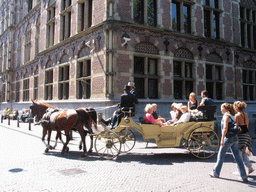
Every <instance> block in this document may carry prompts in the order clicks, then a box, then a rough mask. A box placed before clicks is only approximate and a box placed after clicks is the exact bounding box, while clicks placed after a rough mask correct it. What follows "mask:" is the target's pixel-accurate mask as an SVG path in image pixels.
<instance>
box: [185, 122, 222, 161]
mask: <svg viewBox="0 0 256 192" xmlns="http://www.w3.org/2000/svg"><path fill="white" fill-rule="evenodd" d="M187 142H188V143H187V146H188V150H189V151H190V152H191V153H192V154H193V155H194V156H195V157H197V158H201V159H206V158H210V157H212V156H213V155H214V154H215V153H216V152H217V151H218V149H219V137H218V135H217V134H216V132H215V131H214V130H212V129H210V128H208V127H199V128H197V129H195V130H193V131H192V132H191V133H190V135H189V138H188V141H187Z"/></svg>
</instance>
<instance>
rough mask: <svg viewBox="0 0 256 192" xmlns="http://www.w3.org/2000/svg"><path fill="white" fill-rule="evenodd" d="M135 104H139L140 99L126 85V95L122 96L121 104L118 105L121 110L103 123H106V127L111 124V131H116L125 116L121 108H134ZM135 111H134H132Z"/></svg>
mask: <svg viewBox="0 0 256 192" xmlns="http://www.w3.org/2000/svg"><path fill="white" fill-rule="evenodd" d="M134 104H138V99H137V97H136V96H135V95H134V94H131V93H130V86H128V85H125V86H124V94H122V95H121V103H120V104H118V106H119V107H120V109H118V110H116V111H115V112H114V113H113V116H112V117H111V118H109V119H107V120H104V119H101V121H102V123H104V124H105V125H106V126H108V125H109V124H110V125H111V129H114V128H116V127H117V126H118V124H119V122H120V120H121V117H122V115H123V113H122V111H121V108H123V107H134V106H135V105H134ZM132 111H134V109H133V110H132Z"/></svg>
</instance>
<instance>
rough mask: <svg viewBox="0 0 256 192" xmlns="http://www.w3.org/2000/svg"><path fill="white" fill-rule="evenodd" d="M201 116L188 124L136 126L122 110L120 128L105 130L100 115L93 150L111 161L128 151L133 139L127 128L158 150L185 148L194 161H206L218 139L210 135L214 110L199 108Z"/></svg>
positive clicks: (129, 114)
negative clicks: (197, 159)
mask: <svg viewBox="0 0 256 192" xmlns="http://www.w3.org/2000/svg"><path fill="white" fill-rule="evenodd" d="M201 110H202V111H204V116H203V117H202V118H201V119H197V120H196V119H195V120H194V121H191V122H188V123H182V124H177V125H175V126H173V125H166V126H162V127H160V126H159V125H153V124H145V123H144V122H143V120H141V122H140V123H137V122H135V121H134V120H133V118H132V116H131V112H129V111H130V110H122V112H123V113H124V117H122V119H121V122H120V124H119V125H118V126H117V127H116V128H115V129H114V130H109V129H108V128H107V126H106V125H104V123H102V122H101V121H100V119H101V116H102V114H99V115H98V120H99V122H100V124H101V125H102V126H103V128H104V131H102V132H100V133H97V134H94V136H96V139H95V150H96V152H97V153H98V155H99V156H100V157H102V158H106V159H113V158H116V157H117V156H118V155H119V154H120V153H121V152H128V151H130V150H132V148H133V147H134V145H135V142H136V138H135V135H134V133H133V131H132V129H131V128H133V129H135V130H136V131H137V132H139V133H140V134H141V135H142V136H143V138H144V140H145V141H146V142H148V141H149V140H154V141H155V143H156V144H157V147H159V148H167V147H168V148H170V147H185V148H186V149H188V150H189V151H190V152H191V153H192V154H193V155H194V156H195V157H197V158H210V157H212V156H213V155H214V154H215V153H216V152H217V150H218V148H219V138H218V135H217V134H216V132H215V131H214V120H215V119H214V112H215V110H214V109H211V108H209V109H206V108H205V107H202V108H201Z"/></svg>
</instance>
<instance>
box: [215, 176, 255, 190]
mask: <svg viewBox="0 0 256 192" xmlns="http://www.w3.org/2000/svg"><path fill="white" fill-rule="evenodd" d="M214 179H222V180H226V181H234V182H238V183H243V184H245V185H248V186H249V187H251V188H255V190H256V176H248V182H243V181H242V180H241V179H240V178H239V176H238V179H237V180H236V179H230V178H224V177H219V178H214Z"/></svg>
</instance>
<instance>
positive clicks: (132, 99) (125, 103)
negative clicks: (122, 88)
mask: <svg viewBox="0 0 256 192" xmlns="http://www.w3.org/2000/svg"><path fill="white" fill-rule="evenodd" d="M135 104H138V99H137V97H136V96H135V95H134V94H131V93H130V92H128V93H124V94H123V95H121V104H120V107H121V108H122V107H134V108H135ZM132 111H133V112H134V111H135V109H133V110H132Z"/></svg>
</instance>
